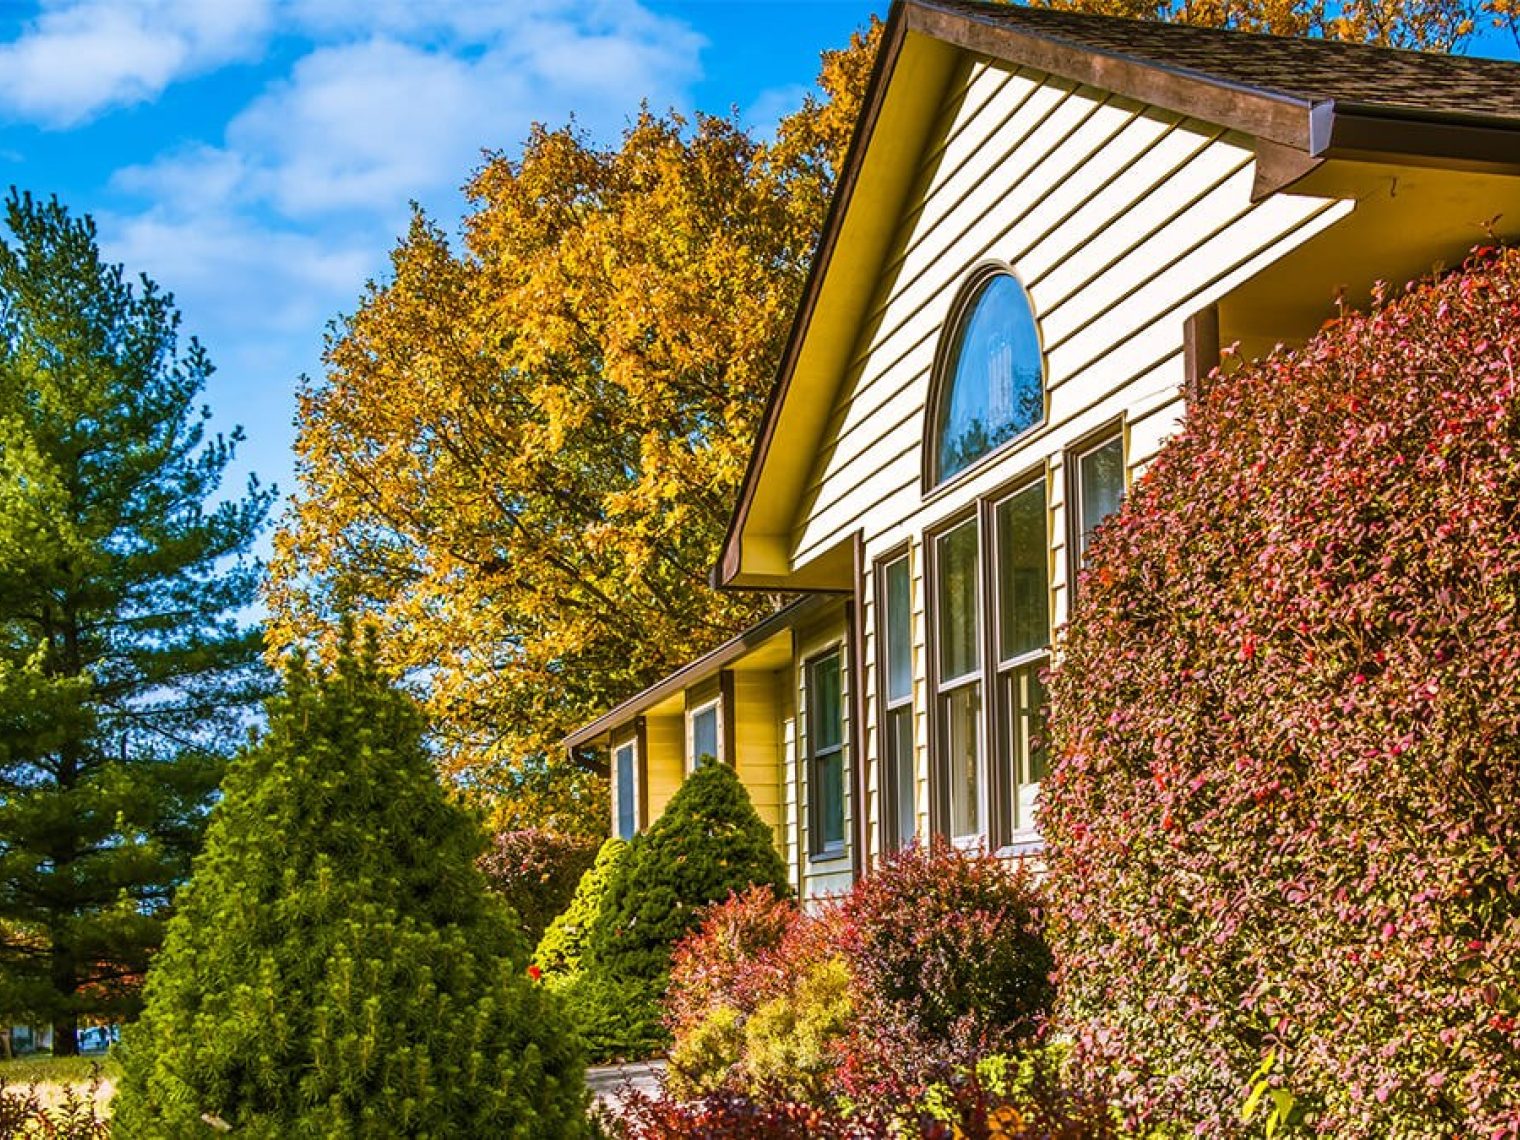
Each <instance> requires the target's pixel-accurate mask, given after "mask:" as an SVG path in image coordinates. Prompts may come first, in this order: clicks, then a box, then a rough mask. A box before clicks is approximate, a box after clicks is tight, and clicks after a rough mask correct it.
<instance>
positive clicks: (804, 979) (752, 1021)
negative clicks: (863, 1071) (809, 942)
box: [743, 958, 855, 1104]
mask: <svg viewBox="0 0 1520 1140" xmlns="http://www.w3.org/2000/svg"><path fill="white" fill-rule="evenodd" d="M854 1010H855V1006H854V1003H853V1002H852V1001H851V999H850V970H849V967H847V966H846V965H845V964H844V961H843V959H841V958H827V959H824V960H823V961H821V962H814V963H806V964H803V965H802V966H800V967H798V969H797V970H796V973H795V980H794V981H793V982H792V984H791V985H790V986H789V987H788V989H787V992H785V993H783V994H779V995H778V996H776V997H773V998H771V999H770V1000H769V1001H767V1002H764V1003H763V1004H761V1005H760V1007H759V1008H758V1009H756V1010H755V1012H754V1013H753V1014H751V1015H750V1018H749V1020H748V1021H747V1022H745V1025H744V1052H743V1060H744V1069H745V1072H746V1074H747V1075H748V1078H749V1083H750V1087H751V1089H754V1090H762V1091H763V1094H764V1096H765V1097H766V1098H768V1099H781V1100H788V1101H796V1102H799V1103H801V1104H825V1103H828V1101H829V1099H830V1095H831V1093H832V1091H833V1089H834V1081H833V1077H834V1070H835V1069H836V1068H837V1067H838V1064H839V1046H840V1044H841V1043H842V1042H843V1041H844V1040H845V1037H846V1033H847V1032H848V1030H849V1028H850V1018H851V1016H852V1015H853V1013H854Z"/></svg>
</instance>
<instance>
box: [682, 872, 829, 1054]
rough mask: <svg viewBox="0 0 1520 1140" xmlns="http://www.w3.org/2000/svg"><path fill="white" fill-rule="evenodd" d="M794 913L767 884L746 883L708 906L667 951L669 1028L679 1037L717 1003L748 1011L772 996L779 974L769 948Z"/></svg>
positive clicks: (776, 942)
mask: <svg viewBox="0 0 1520 1140" xmlns="http://www.w3.org/2000/svg"><path fill="white" fill-rule="evenodd" d="M798 917H799V911H798V909H797V904H796V903H795V902H793V901H792V900H791V899H787V898H778V897H777V895H776V892H775V891H773V890H771V888H770V887H750V888H749V889H748V890H746V891H743V892H742V893H739V894H731V895H729V896H728V898H727V899H725V900H724V901H723V902H720V903H714V904H713V905H712V906H710V907H708V908H707V909H706V910H705V911H704V912H703V915H702V920H701V922H700V923H699V924H698V926H697V928H696V929H695V930H693V931H692V932H691V933H690V934H688V935H687V936H686V937H685V938H683V939H682V940H681V941H680V942H679V943H677V944H676V948H675V951H674V952H673V953H672V955H671V960H670V985H669V987H668V988H667V990H666V993H665V1025H666V1027H667V1028H668V1029H669V1030H670V1032H671V1034H672V1035H673V1036H675V1038H676V1039H677V1040H678V1041H679V1040H680V1038H681V1035H682V1034H683V1033H685V1032H687V1031H689V1030H691V1029H692V1028H694V1027H695V1026H696V1025H697V1024H699V1023H700V1022H701V1021H703V1020H704V1019H705V1018H706V1017H707V1016H708V1015H709V1014H710V1013H711V1012H712V1011H713V1010H714V1009H716V1008H719V1007H721V1006H731V1007H733V1008H735V1009H738V1010H743V1011H745V1012H749V1011H752V1010H753V1009H754V1008H755V1007H756V1006H757V1005H759V1004H760V1002H762V1001H764V1000H766V999H767V998H771V997H774V996H775V994H776V992H777V988H778V982H779V981H780V977H781V974H780V965H779V963H778V962H777V961H776V955H775V951H776V949H777V948H778V947H779V946H780V945H781V941H782V939H783V938H784V937H785V936H786V934H787V931H788V930H789V929H790V928H791V927H792V925H793V924H794V923H795V922H796V921H797V919H798Z"/></svg>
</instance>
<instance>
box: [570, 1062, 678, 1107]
mask: <svg viewBox="0 0 1520 1140" xmlns="http://www.w3.org/2000/svg"><path fill="white" fill-rule="evenodd" d="M664 1072H665V1062H664V1061H639V1062H635V1063H631V1064H626V1065H603V1066H600V1067H598V1068H593V1069H587V1070H586V1084H587V1085H588V1086H590V1088H591V1095H592V1096H593V1097H595V1098H596V1101H597V1103H598V1104H600V1105H602V1106H604V1107H605V1108H607V1109H609V1110H610V1111H612V1112H616V1111H617V1110H618V1108H619V1107H620V1105H621V1103H622V1098H623V1093H624V1092H626V1091H627V1090H628V1089H629V1088H630V1087H631V1088H635V1089H638V1090H639V1092H641V1093H646V1094H648V1095H650V1096H653V1095H654V1094H655V1093H657V1092H659V1090H660V1077H661V1075H663V1074H664Z"/></svg>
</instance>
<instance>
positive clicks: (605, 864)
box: [533, 835, 628, 977]
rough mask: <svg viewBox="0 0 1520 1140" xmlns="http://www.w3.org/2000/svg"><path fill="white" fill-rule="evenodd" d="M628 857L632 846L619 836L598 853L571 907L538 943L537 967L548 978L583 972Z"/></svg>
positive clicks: (534, 954) (576, 891) (605, 844)
mask: <svg viewBox="0 0 1520 1140" xmlns="http://www.w3.org/2000/svg"><path fill="white" fill-rule="evenodd" d="M627 854H628V844H627V843H625V842H624V841H623V840H621V839H619V838H618V837H617V836H615V835H614V836H613V837H612V838H611V839H608V840H607V841H606V842H605V843H603V844H602V847H601V850H599V851H598V852H597V853H596V862H594V863H592V864H591V867H590V869H589V870H587V871H586V873H585V874H584V875H582V876H581V879H580V882H579V883H577V884H576V887H575V894H574V895H572V896H571V898H570V905H569V906H567V907H566V908H565V909H564V912H563V913H561V914H559V915H557V916H556V917H555V919H554V921H553V922H551V923H549V928H548V929H547V930H545V931H544V936H543V937H542V938H540V939H539V940H538V949H537V950H535V951H534V952H533V964H534V965H535V966H537V967H538V968H539V969H540V970H541V971H542V972H543V973H544V974H545V976H549V977H553V976H556V975H564V974H574V973H578V972H579V971H580V968H581V958H582V957H583V956H584V955H585V953H586V942H587V940H588V939H589V938H590V937H591V928H592V926H594V925H595V924H596V916H597V915H598V914H599V913H600V912H601V909H602V900H603V899H604V898H605V897H606V895H607V888H608V887H609V886H610V885H611V884H612V880H613V878H614V877H615V876H616V875H617V872H618V869H619V868H620V867H622V865H623V859H624V858H625V857H626V856H627Z"/></svg>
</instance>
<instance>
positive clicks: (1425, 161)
mask: <svg viewBox="0 0 1520 1140" xmlns="http://www.w3.org/2000/svg"><path fill="white" fill-rule="evenodd" d="M1313 153H1314V154H1316V155H1319V156H1323V157H1325V158H1345V159H1354V160H1364V161H1375V162H1389V161H1393V160H1397V161H1398V162H1401V163H1404V164H1406V165H1409V166H1438V167H1444V168H1447V169H1455V170H1471V171H1479V172H1483V173H1487V174H1512V175H1520V122H1517V121H1516V120H1514V119H1510V118H1504V117H1503V116H1499V115H1483V114H1440V113H1437V112H1433V111H1422V110H1419V109H1416V108H1403V107H1397V108H1390V107H1373V106H1367V105H1365V104H1360V103H1346V102H1341V103H1335V104H1331V105H1330V106H1329V113H1327V114H1326V115H1325V116H1324V118H1323V120H1322V124H1321V126H1320V129H1319V131H1318V132H1317V135H1316V138H1315V139H1314V148H1313Z"/></svg>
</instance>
